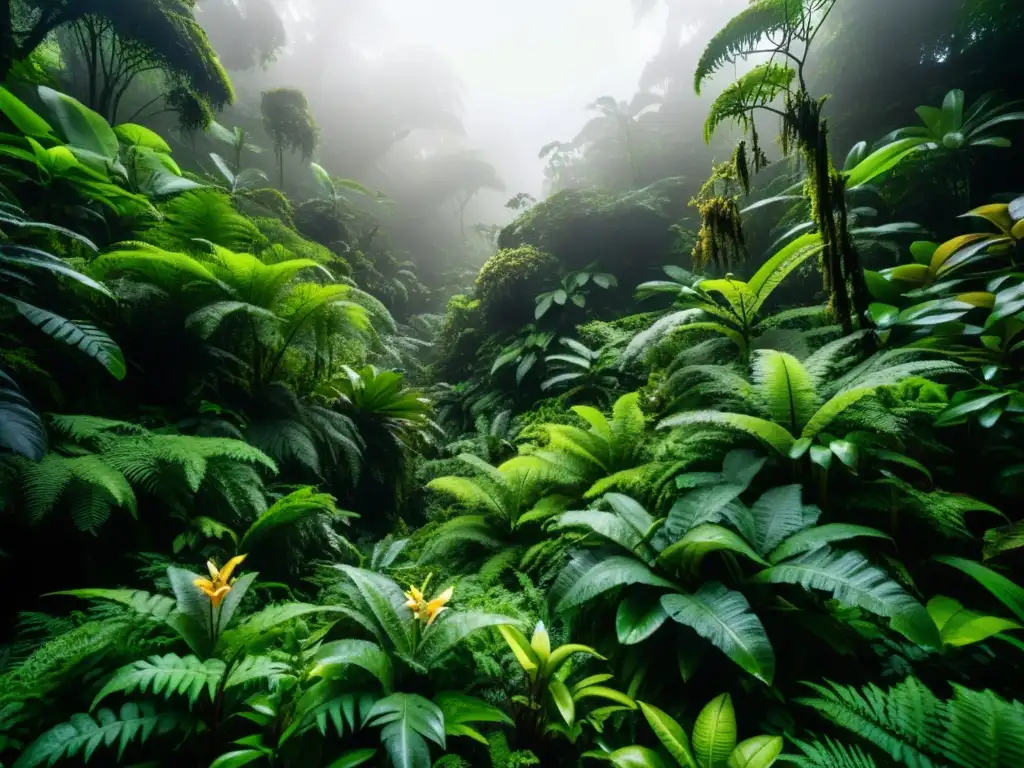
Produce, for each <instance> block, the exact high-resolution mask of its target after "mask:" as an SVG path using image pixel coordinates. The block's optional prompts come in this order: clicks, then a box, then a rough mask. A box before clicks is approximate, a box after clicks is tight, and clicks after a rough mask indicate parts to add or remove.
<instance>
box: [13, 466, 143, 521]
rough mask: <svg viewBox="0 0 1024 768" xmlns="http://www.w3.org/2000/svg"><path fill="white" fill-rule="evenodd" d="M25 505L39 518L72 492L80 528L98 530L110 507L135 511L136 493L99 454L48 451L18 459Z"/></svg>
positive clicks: (71, 497) (75, 518)
mask: <svg viewBox="0 0 1024 768" xmlns="http://www.w3.org/2000/svg"><path fill="white" fill-rule="evenodd" d="M18 466H19V468H20V470H21V483H22V486H23V489H22V493H23V495H24V501H25V507H26V509H27V511H28V514H29V518H30V519H31V520H33V521H35V522H38V521H39V520H41V519H42V518H43V517H45V516H46V515H47V514H49V513H50V512H51V511H52V510H53V508H54V506H55V505H56V504H57V502H58V500H59V499H60V498H61V497H62V496H63V495H64V494H65V492H66V493H67V495H68V496H69V504H70V507H71V513H72V517H73V519H74V521H75V524H76V525H77V526H78V528H79V529H80V530H83V531H89V532H95V530H96V529H97V528H98V527H99V526H101V525H102V524H103V523H104V522H106V520H107V518H108V517H109V516H110V507H111V506H118V507H123V508H125V509H127V510H128V511H130V512H131V513H132V515H134V514H135V493H134V492H133V491H132V488H131V486H130V485H129V484H128V482H127V481H126V480H125V478H124V476H123V475H122V474H121V473H120V472H118V471H116V469H114V468H113V467H111V466H110V465H109V464H108V463H107V462H106V461H105V460H104V459H103V458H101V457H99V456H75V457H71V458H69V457H66V456H60V455H59V454H55V453H50V454H47V455H46V456H45V457H44V458H43V460H42V461H40V462H39V463H34V462H30V461H26V460H18Z"/></svg>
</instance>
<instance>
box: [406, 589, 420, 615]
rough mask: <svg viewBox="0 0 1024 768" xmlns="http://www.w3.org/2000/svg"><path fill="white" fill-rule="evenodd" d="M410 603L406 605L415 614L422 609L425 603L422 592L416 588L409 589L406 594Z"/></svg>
mask: <svg viewBox="0 0 1024 768" xmlns="http://www.w3.org/2000/svg"><path fill="white" fill-rule="evenodd" d="M404 594H405V596H406V597H407V598H409V601H408V602H407V603H406V604H405V607H406V608H409V609H410V610H412V611H413V612H416V611H418V610H419V609H420V603H422V602H423V593H422V592H420V591H419V590H418V589H416V587H409V591H408V592H405V593H404Z"/></svg>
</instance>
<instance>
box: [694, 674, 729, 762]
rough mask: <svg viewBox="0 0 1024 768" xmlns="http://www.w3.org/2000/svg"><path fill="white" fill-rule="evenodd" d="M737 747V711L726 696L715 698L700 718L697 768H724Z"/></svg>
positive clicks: (696, 726) (696, 731) (696, 729)
mask: <svg viewBox="0 0 1024 768" xmlns="http://www.w3.org/2000/svg"><path fill="white" fill-rule="evenodd" d="M735 747H736V711H735V710H734V709H733V706H732V697H730V696H729V694H727V693H723V694H722V695H721V696H716V697H715V698H714V699H712V700H711V701H710V702H709V703H708V705H707V706H706V707H704V709H702V710H701V711H700V714H699V715H697V722H696V723H694V725H693V751H694V753H695V754H696V756H697V766H698V768H722V767H723V766H724V765H725V764H726V761H727V760H728V759H729V755H731V754H732V751H733V749H735Z"/></svg>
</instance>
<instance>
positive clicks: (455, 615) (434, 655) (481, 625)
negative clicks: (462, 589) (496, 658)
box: [416, 611, 517, 667]
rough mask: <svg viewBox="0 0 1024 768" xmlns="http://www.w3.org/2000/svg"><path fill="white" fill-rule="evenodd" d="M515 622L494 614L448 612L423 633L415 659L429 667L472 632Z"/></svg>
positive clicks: (507, 617) (509, 618) (508, 617)
mask: <svg viewBox="0 0 1024 768" xmlns="http://www.w3.org/2000/svg"><path fill="white" fill-rule="evenodd" d="M516 621H517V620H516V619H513V618H511V617H510V616H500V615H498V614H495V613H479V612H477V611H448V612H447V613H446V614H445V615H444V616H443V617H442V618H441V619H440V620H439V621H437V622H435V623H434V624H433V625H432V626H430V627H427V629H426V631H424V633H423V640H421V641H420V644H419V647H418V648H417V649H416V659H417V660H418V661H420V662H421V663H422V664H424V665H425V666H427V667H430V666H432V665H434V664H436V663H437V662H438V660H440V658H441V657H442V656H443V655H444V654H446V653H447V652H448V651H450V650H452V648H454V647H455V646H456V645H458V644H459V643H461V642H462V641H463V640H465V639H466V638H467V637H469V636H470V635H471V634H473V633H474V632H477V631H479V630H481V629H485V628H487V627H500V626H503V625H506V624H515V623H516Z"/></svg>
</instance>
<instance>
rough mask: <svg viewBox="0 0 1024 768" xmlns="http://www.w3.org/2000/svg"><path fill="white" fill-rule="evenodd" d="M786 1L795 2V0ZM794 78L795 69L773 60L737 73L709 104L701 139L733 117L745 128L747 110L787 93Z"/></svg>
mask: <svg viewBox="0 0 1024 768" xmlns="http://www.w3.org/2000/svg"><path fill="white" fill-rule="evenodd" d="M790 2H793V3H796V2H797V0H790ZM711 42H712V44H713V43H714V42H715V41H714V40H712V41H711ZM794 78H796V70H794V69H792V68H791V67H787V66H783V65H781V64H775V63H774V62H768V63H766V64H760V65H758V66H756V67H754V68H753V69H751V70H750V71H749V72H746V73H745V74H743V75H740V77H739V78H738V79H737V80H736V81H734V82H732V83H730V84H729V85H728V86H727V87H726V88H725V90H724V91H722V93H721V94H720V95H719V96H718V98H717V99H715V101H714V102H713V103H712V104H711V108H710V110H709V111H708V118H707V121H706V122H705V123H704V141H705V142H706V143H708V144H710V143H711V139H712V137H713V136H714V134H715V130H716V129H717V128H718V126H720V125H721V124H722V123H725V122H727V121H729V120H735V121H737V122H739V123H740V124H741V125H742V126H743V127H744V128H746V127H747V125H748V122H749V114H750V110H751V109H752V108H753V107H761V106H767V105H769V104H771V103H772V102H773V101H775V100H776V99H777V98H778V97H779V96H780V95H782V94H783V93H787V92H788V91H789V87H790V85H791V84H792V82H793V80H794Z"/></svg>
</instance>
